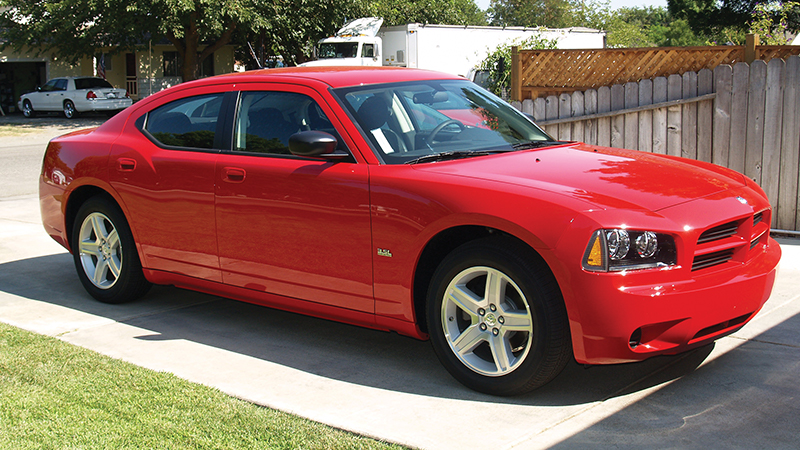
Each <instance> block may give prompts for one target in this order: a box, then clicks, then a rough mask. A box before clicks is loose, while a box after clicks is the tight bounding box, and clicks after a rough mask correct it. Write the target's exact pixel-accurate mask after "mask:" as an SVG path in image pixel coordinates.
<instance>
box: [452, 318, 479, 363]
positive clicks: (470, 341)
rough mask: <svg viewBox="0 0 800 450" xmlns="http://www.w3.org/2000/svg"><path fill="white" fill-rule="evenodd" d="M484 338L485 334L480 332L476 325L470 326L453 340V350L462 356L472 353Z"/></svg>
mask: <svg viewBox="0 0 800 450" xmlns="http://www.w3.org/2000/svg"><path fill="white" fill-rule="evenodd" d="M485 336H486V333H484V332H482V331H481V330H480V329H479V328H478V327H477V326H476V325H472V326H470V327H468V328H467V329H466V330H464V332H463V333H461V334H460V335H459V336H458V337H457V338H456V339H455V340H453V349H454V350H455V351H456V353H458V354H459V355H462V356H464V355H466V354H469V353H472V351H473V350H475V348H476V347H477V346H478V345H480V344H481V343H482V342H483V341H484V340H485Z"/></svg>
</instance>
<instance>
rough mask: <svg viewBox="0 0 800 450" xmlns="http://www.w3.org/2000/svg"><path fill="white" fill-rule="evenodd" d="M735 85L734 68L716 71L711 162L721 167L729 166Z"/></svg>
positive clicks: (720, 68)
mask: <svg viewBox="0 0 800 450" xmlns="http://www.w3.org/2000/svg"><path fill="white" fill-rule="evenodd" d="M732 84H733V67H731V66H729V65H721V66H717V67H716V68H715V69H714V90H715V91H716V93H717V97H716V98H715V99H714V136H713V139H714V141H713V144H712V145H713V148H712V151H711V162H713V163H714V164H719V165H720V166H725V167H727V166H728V150H729V148H730V144H731V99H732V92H731V87H732Z"/></svg>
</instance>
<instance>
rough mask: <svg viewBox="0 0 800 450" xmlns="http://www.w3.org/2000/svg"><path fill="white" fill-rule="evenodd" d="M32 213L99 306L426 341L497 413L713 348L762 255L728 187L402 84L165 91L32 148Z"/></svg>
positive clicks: (316, 76) (702, 172)
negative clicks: (160, 296)
mask: <svg viewBox="0 0 800 450" xmlns="http://www.w3.org/2000/svg"><path fill="white" fill-rule="evenodd" d="M464 117H467V118H470V120H469V121H468V122H467V123H463V122H461V121H460V120H459V118H464ZM40 201H41V208H42V218H43V222H44V226H45V229H46V230H47V232H48V233H49V234H50V235H51V236H52V237H53V238H54V239H55V240H56V241H58V242H59V243H61V244H62V245H63V246H64V247H66V248H67V249H69V250H70V251H71V252H72V254H73V256H74V261H75V266H76V268H77V272H78V277H79V278H80V280H81V282H82V283H83V285H84V287H85V288H86V290H87V291H88V292H89V294H91V295H92V296H93V297H95V298H96V299H98V300H100V301H103V302H108V303H119V302H125V301H130V300H133V299H135V298H137V297H140V296H142V295H144V294H145V293H146V292H147V290H148V288H149V287H150V285H151V284H153V283H154V284H164V285H175V286H178V287H181V288H186V289H193V290H196V291H201V292H207V293H211V294H217V295H222V296H225V297H230V298H234V299H239V300H243V301H247V302H252V303H257V304H259V305H265V306H269V307H273V308H280V309H285V310H290V311H296V312H301V313H304V314H309V315H313V316H318V317H325V318H329V319H334V320H339V321H342V322H347V323H352V324H357V325H362V326H366V327H371V328H376V329H382V330H392V331H396V332H398V333H401V334H404V335H408V336H413V337H415V338H419V339H426V338H430V340H431V342H432V343H433V348H434V350H435V352H436V354H437V355H438V357H439V359H440V360H441V361H442V364H443V365H444V366H445V367H446V368H447V369H448V371H449V372H450V373H451V374H452V375H453V376H454V377H455V378H456V379H458V380H459V381H461V382H462V383H464V384H465V385H467V386H469V387H470V388H472V389H476V390H478V391H482V392H487V393H491V394H497V395H513V394H519V393H522V392H526V391H530V390H532V389H534V388H536V387H539V386H541V385H543V384H545V383H547V382H548V381H550V380H551V379H553V378H554V377H555V376H556V375H557V374H558V373H559V372H560V371H561V370H562V368H563V367H564V366H565V365H566V364H567V362H568V361H569V360H570V359H572V358H574V359H575V360H577V361H578V362H579V363H584V364H609V363H620V362H629V361H640V360H644V359H646V358H649V357H651V356H655V355H662V354H675V353H679V352H683V351H686V350H688V349H691V348H694V347H697V346H701V345H705V344H707V343H709V342H711V341H713V340H715V339H717V338H719V337H721V336H724V335H727V334H730V333H732V332H734V331H736V330H737V329H739V328H741V327H742V326H743V325H744V324H745V323H747V322H748V321H749V320H750V319H751V318H752V317H753V316H754V315H755V314H756V313H757V312H758V311H759V310H760V309H761V307H762V306H763V305H764V302H766V300H767V298H768V297H769V295H770V292H771V289H772V285H773V283H774V280H775V273H776V266H777V264H778V260H779V259H780V254H781V251H780V247H779V246H778V244H777V243H776V242H775V241H774V240H773V239H771V238H770V236H769V224H770V221H771V219H772V217H771V216H772V210H771V208H770V205H769V203H768V201H767V198H766V196H765V194H764V192H763V191H762V190H761V189H760V188H759V187H758V186H757V185H756V184H755V183H753V182H752V181H751V180H748V179H747V178H746V177H744V176H743V175H741V174H739V173H736V172H733V171H731V170H728V169H725V168H722V167H719V166H715V165H712V164H707V163H703V162H697V161H690V160H685V159H680V158H673V157H668V156H662V155H654V154H648V153H641V152H637V151H628V150H618V149H612V148H602V147H598V146H594V145H586V144H581V143H577V142H558V141H555V140H554V139H553V138H551V137H549V136H548V135H547V134H546V133H544V132H543V131H542V130H541V129H540V128H539V127H537V126H536V125H535V124H534V123H532V122H530V121H529V120H528V119H527V118H526V117H525V116H524V115H523V114H521V113H519V112H518V111H516V110H515V109H513V108H512V107H510V106H509V105H508V104H506V103H504V102H503V101H502V100H500V99H498V98H497V97H495V96H493V95H492V94H490V93H488V92H486V91H485V90H483V89H481V88H480V87H478V86H476V85H474V84H472V83H470V82H468V81H466V80H463V79H461V78H457V77H452V76H449V75H444V74H440V73H433V72H427V71H418V70H407V69H392V68H300V69H297V68H295V69H274V70H265V71H255V72H247V73H243V74H232V75H223V76H217V77H212V78H207V79H203V80H199V81H194V82H190V83H185V84H181V85H179V86H176V87H173V88H171V89H168V90H166V91H164V92H161V93H159V94H156V95H153V96H151V97H148V98H146V99H145V100H142V101H140V102H138V103H136V104H135V105H133V106H132V107H130V108H128V109H126V110H125V111H123V112H122V113H120V114H118V115H117V116H115V117H113V118H112V119H110V120H109V121H107V122H106V123H105V124H103V125H102V126H100V127H98V128H95V129H91V130H84V131H79V132H76V133H72V134H68V135H65V136H62V137H59V138H57V139H54V140H53V141H51V142H50V144H49V145H48V148H47V153H46V156H45V159H44V165H43V168H42V175H41V183H40Z"/></svg>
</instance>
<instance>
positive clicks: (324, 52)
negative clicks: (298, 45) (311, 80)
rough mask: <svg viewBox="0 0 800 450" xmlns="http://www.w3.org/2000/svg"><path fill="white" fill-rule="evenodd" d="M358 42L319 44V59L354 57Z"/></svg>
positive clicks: (356, 52)
mask: <svg viewBox="0 0 800 450" xmlns="http://www.w3.org/2000/svg"><path fill="white" fill-rule="evenodd" d="M357 54H358V42H326V43H324V44H321V45H320V46H319V59H330V58H355V57H356V55H357Z"/></svg>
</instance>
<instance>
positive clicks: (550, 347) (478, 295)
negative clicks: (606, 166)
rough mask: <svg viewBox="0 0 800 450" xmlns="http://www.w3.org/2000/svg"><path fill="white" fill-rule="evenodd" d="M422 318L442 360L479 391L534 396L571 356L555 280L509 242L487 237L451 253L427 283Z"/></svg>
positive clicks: (533, 257) (539, 263)
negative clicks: (427, 287) (531, 393)
mask: <svg viewBox="0 0 800 450" xmlns="http://www.w3.org/2000/svg"><path fill="white" fill-rule="evenodd" d="M427 317H428V328H429V332H430V338H431V342H432V344H433V348H434V351H435V352H436V355H437V356H438V357H439V360H440V361H441V362H442V364H443V365H444V366H445V368H446V369H447V370H448V371H449V372H450V374H451V375H453V377H454V378H456V379H457V380H458V381H460V382H461V383H463V384H464V385H466V386H467V387H469V388H471V389H474V390H476V391H479V392H484V393H487V394H492V395H517V394H522V393H525V392H529V391H532V390H534V389H536V388H538V387H540V386H542V385H544V384H546V383H547V382H549V381H550V380H552V379H553V378H555V377H556V375H558V374H559V373H560V372H561V370H562V369H563V368H564V366H565V365H566V364H567V362H568V361H569V359H570V357H571V345H570V337H569V325H568V320H567V313H566V309H565V307H564V301H563V299H562V297H561V292H560V290H559V289H558V285H557V283H556V281H555V278H554V277H553V275H552V273H551V272H550V271H549V269H548V268H547V266H546V264H545V263H544V262H543V261H542V260H541V258H539V257H538V255H536V254H535V253H533V252H532V251H525V250H521V246H520V245H519V243H517V242H516V241H513V240H512V239H510V238H506V237H489V238H485V239H481V240H477V241H473V242H469V243H467V244H464V245H462V246H461V247H459V248H457V249H455V250H454V251H453V252H452V253H450V255H448V256H447V257H446V258H445V259H444V261H442V263H441V264H440V265H439V267H438V268H437V270H436V272H435V273H434V276H433V279H432V281H431V286H430V289H429V291H428V303H427Z"/></svg>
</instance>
